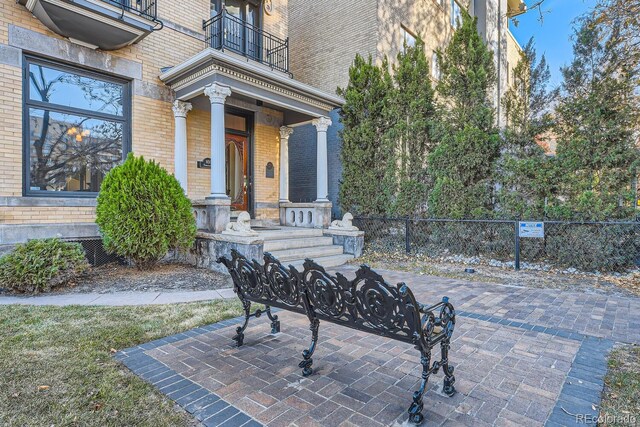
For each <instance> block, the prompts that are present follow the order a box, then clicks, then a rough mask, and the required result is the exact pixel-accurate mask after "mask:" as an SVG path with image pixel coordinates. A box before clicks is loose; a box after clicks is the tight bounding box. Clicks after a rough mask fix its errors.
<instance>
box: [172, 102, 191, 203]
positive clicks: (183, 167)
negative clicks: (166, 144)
mask: <svg viewBox="0 0 640 427" xmlns="http://www.w3.org/2000/svg"><path fill="white" fill-rule="evenodd" d="M191 108H193V106H192V105H191V104H190V103H188V102H183V101H175V102H174V103H173V117H174V120H175V142H174V157H173V164H174V175H175V177H176V179H177V180H178V182H179V183H180V185H181V186H182V189H183V190H184V192H185V193H186V192H187V113H188V112H189V111H191Z"/></svg>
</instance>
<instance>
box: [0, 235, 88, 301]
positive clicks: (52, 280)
mask: <svg viewBox="0 0 640 427" xmlns="http://www.w3.org/2000/svg"><path fill="white" fill-rule="evenodd" d="M88 268H89V264H88V263H87V259H86V258H85V255H84V250H83V249H82V246H81V245H80V244H79V243H69V242H64V241H62V240H60V239H36V240H30V241H29V242H27V243H21V244H18V245H16V247H15V249H14V250H13V251H12V252H10V253H8V254H7V255H4V256H3V257H2V258H0V286H3V287H5V286H6V287H8V288H9V289H12V290H14V291H17V292H32V293H38V292H47V291H50V290H51V288H54V287H56V286H63V285H66V284H67V283H69V282H70V281H71V280H73V279H75V278H76V277H77V276H79V275H80V274H82V273H84V272H85V271H86V270H87V269H88Z"/></svg>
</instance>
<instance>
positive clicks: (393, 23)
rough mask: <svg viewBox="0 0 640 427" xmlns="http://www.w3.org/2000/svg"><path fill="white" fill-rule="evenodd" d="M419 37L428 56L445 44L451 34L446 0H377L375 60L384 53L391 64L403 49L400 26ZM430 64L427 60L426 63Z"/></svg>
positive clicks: (449, 12) (449, 4)
mask: <svg viewBox="0 0 640 427" xmlns="http://www.w3.org/2000/svg"><path fill="white" fill-rule="evenodd" d="M403 26H404V28H406V29H407V30H409V32H410V33H412V34H414V35H416V36H419V37H420V38H422V40H423V41H424V43H425V53H426V55H427V58H428V59H431V56H432V54H433V52H434V51H435V50H437V49H440V48H443V47H444V46H446V43H447V42H448V41H449V39H450V38H451V36H452V35H453V27H452V26H451V1H450V0H444V1H442V2H441V1H440V0H421V1H415V2H397V1H394V0H379V7H378V40H377V45H376V53H377V58H378V61H381V60H382V58H383V57H384V56H385V55H386V56H387V58H389V61H390V62H391V63H393V62H395V59H396V57H397V55H398V53H399V52H401V51H402V48H403V42H404V40H403V37H402V27H403ZM429 65H430V66H431V63H429Z"/></svg>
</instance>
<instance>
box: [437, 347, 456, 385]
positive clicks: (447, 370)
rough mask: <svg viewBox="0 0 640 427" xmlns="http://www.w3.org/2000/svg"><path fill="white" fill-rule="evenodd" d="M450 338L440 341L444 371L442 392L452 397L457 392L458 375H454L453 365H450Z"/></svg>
mask: <svg viewBox="0 0 640 427" xmlns="http://www.w3.org/2000/svg"><path fill="white" fill-rule="evenodd" d="M449 346H450V343H449V340H448V339H445V340H443V341H441V342H440V350H441V354H442V360H441V361H440V363H441V364H442V371H443V372H444V384H443V386H442V392H443V393H444V394H446V395H447V396H449V397H451V396H453V395H454V394H456V388H455V387H454V386H453V385H454V384H455V382H456V377H454V376H453V366H452V365H449Z"/></svg>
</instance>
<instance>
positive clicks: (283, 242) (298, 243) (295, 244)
mask: <svg viewBox="0 0 640 427" xmlns="http://www.w3.org/2000/svg"><path fill="white" fill-rule="evenodd" d="M332 244H333V238H332V237H330V236H322V237H319V236H316V237H302V238H296V239H278V240H265V242H264V251H265V252H272V251H282V250H285V249H295V248H312V247H316V246H327V245H332Z"/></svg>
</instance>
